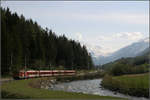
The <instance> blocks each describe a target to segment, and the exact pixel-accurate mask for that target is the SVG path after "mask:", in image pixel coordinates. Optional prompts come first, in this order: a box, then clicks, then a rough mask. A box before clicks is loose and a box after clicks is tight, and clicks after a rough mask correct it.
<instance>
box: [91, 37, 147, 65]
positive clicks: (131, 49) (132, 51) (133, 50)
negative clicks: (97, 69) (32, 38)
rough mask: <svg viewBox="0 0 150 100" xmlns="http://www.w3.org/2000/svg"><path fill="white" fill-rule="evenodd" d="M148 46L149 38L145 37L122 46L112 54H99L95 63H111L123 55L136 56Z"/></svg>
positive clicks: (94, 59)
mask: <svg viewBox="0 0 150 100" xmlns="http://www.w3.org/2000/svg"><path fill="white" fill-rule="evenodd" d="M148 47H149V38H145V39H143V40H140V41H138V42H135V43H132V44H131V45H128V46H126V47H124V48H121V49H119V50H118V51H116V52H114V53H112V54H110V55H109V56H99V57H97V58H93V61H94V64H95V65H98V64H105V63H109V62H112V61H114V60H117V59H120V58H122V57H135V56H137V55H138V54H139V53H141V52H143V51H144V50H145V49H146V48H148Z"/></svg>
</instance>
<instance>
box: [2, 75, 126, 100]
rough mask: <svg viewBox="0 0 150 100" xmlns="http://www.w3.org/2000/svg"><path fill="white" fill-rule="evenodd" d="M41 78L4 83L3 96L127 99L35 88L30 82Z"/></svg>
mask: <svg viewBox="0 0 150 100" xmlns="http://www.w3.org/2000/svg"><path fill="white" fill-rule="evenodd" d="M38 79H39V78H35V79H28V80H16V81H11V82H7V83H3V84H2V86H1V90H2V98H20V99H21V98H22V99H25V98H26V99H27V98H30V99H36V98H37V99H42V98H45V99H65V100H66V99H82V100H83V99H86V100H87V99H100V100H101V99H102V100H104V99H107V100H108V99H110V100H113V99H114V100H125V99H122V98H117V97H110V96H98V95H90V94H83V93H73V92H64V91H52V90H46V89H40V88H34V87H33V86H31V85H30V83H34V82H37V80H38Z"/></svg>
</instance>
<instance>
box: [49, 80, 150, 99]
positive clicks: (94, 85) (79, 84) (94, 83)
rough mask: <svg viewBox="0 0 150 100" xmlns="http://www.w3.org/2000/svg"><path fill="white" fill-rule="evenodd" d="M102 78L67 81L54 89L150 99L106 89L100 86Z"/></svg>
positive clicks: (53, 88)
mask: <svg viewBox="0 0 150 100" xmlns="http://www.w3.org/2000/svg"><path fill="white" fill-rule="evenodd" d="M101 81H102V79H93V80H79V81H72V82H66V83H59V84H56V85H54V86H53V87H52V88H50V89H52V90H62V91H68V92H81V93H86V94H95V95H101V96H115V97H123V98H128V99H131V100H149V99H148V98H144V97H134V96H128V95H124V94H121V93H114V92H112V91H110V90H107V89H104V88H102V87H101V86H100V83H101Z"/></svg>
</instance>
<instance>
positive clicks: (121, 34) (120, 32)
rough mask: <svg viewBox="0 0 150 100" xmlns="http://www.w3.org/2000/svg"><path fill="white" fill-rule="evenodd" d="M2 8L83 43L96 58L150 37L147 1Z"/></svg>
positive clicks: (32, 3) (21, 4)
mask: <svg viewBox="0 0 150 100" xmlns="http://www.w3.org/2000/svg"><path fill="white" fill-rule="evenodd" d="M1 5H2V7H5V8H6V7H9V8H10V10H11V11H12V12H17V14H18V15H21V14H23V15H24V16H25V18H26V19H30V18H31V19H32V20H34V21H36V22H37V23H38V24H39V25H40V26H41V27H43V28H46V27H47V28H49V29H52V30H53V31H54V32H55V33H56V34H57V35H62V34H65V35H66V37H68V38H69V39H74V40H76V41H79V42H81V44H84V45H86V46H87V48H88V50H89V51H90V50H91V51H93V52H94V53H95V54H96V55H107V54H109V53H112V52H114V51H116V50H118V49H120V48H122V47H125V46H127V45H129V44H132V43H134V42H136V41H139V40H141V39H144V38H146V37H148V36H149V3H148V1H3V2H2V3H1Z"/></svg>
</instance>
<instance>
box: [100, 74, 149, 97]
mask: <svg viewBox="0 0 150 100" xmlns="http://www.w3.org/2000/svg"><path fill="white" fill-rule="evenodd" d="M101 85H102V86H103V87H104V88H107V89H110V90H112V91H116V92H120V93H124V94H128V95H131V96H137V97H147V98H148V97H149V74H148V73H145V74H134V75H123V76H117V77H112V76H109V75H106V76H105V77H104V78H103V81H102V84H101Z"/></svg>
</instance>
